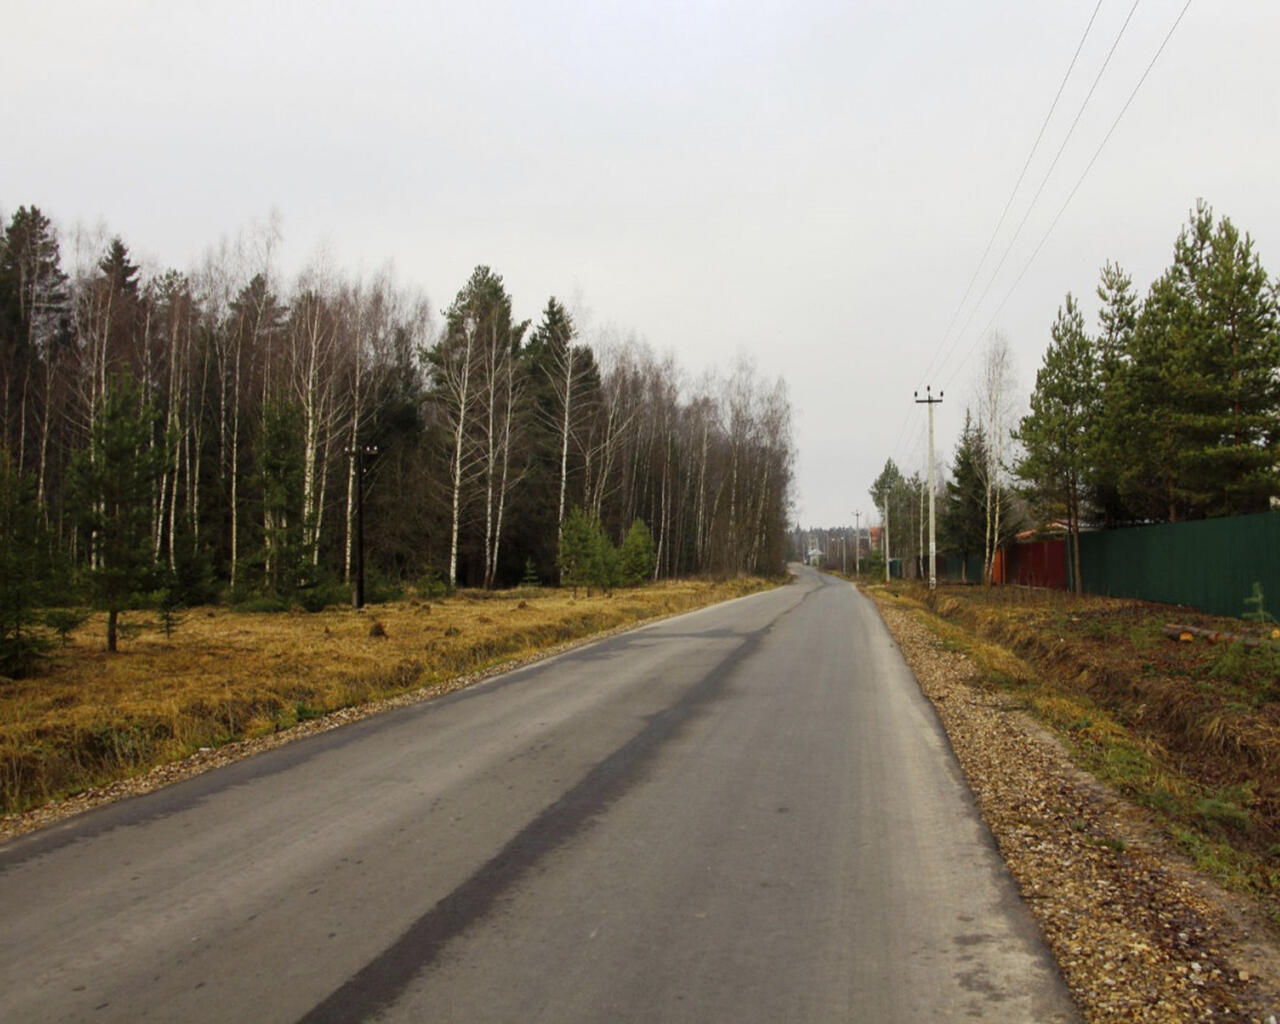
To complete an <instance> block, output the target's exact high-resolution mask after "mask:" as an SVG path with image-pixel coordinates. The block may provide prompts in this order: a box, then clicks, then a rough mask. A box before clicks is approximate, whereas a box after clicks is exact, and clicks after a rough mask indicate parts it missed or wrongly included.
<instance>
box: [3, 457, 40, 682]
mask: <svg viewBox="0 0 1280 1024" xmlns="http://www.w3.org/2000/svg"><path fill="white" fill-rule="evenodd" d="M41 518H42V517H41V515H40V509H39V506H38V504H37V502H36V500H35V487H34V485H33V483H32V481H31V479H30V478H29V477H28V476H24V475H22V474H20V473H19V472H18V470H17V468H16V467H15V466H14V464H13V460H12V459H11V458H10V457H9V453H8V452H7V451H4V450H3V449H0V675H3V676H10V677H13V678H17V677H20V676H23V675H26V674H27V673H28V672H29V671H30V670H31V667H32V665H33V664H34V663H35V660H36V658H37V656H38V655H39V654H40V652H41V651H43V650H44V649H45V647H46V646H47V643H46V641H45V639H44V637H43V636H42V635H41V634H40V633H38V632H36V631H35V629H34V628H33V627H34V626H35V624H36V622H37V621H38V620H37V618H36V612H37V609H38V608H39V607H40V605H41V603H42V602H43V600H44V598H45V596H46V595H45V591H46V585H47V583H48V582H49V576H50V570H51V564H50V561H51V560H50V558H49V538H48V536H47V534H46V532H45V530H44V528H43V525H42V522H41Z"/></svg>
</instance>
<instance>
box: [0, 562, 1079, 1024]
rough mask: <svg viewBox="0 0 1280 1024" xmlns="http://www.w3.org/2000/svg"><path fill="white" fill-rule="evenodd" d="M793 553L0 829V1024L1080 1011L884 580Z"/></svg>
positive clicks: (856, 1017) (737, 1018)
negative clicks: (785, 571) (274, 744)
mask: <svg viewBox="0 0 1280 1024" xmlns="http://www.w3.org/2000/svg"><path fill="white" fill-rule="evenodd" d="M795 571H796V573H797V578H796V580H795V581H794V582H793V583H792V584H791V585H790V586H787V587H783V588H780V589H777V590H773V591H769V592H766V593H761V594H756V595H753V596H750V597H745V598H740V599H738V600H736V601H731V602H728V603H726V604H722V605H717V606H714V607H711V608H706V609H703V610H701V611H697V612H693V613H691V614H688V615H682V616H679V617H677V618H672V619H667V620H665V621H662V622H659V623H655V624H652V625H649V626H645V627H642V628H640V629H636V630H634V631H631V632H628V633H625V634H621V635H618V636H614V637H611V638H608V639H605V640H601V641H598V642H595V643H592V644H588V645H586V646H583V647H581V648H578V649H576V650H574V651H572V652H570V653H567V654H564V655H561V656H559V657H556V658H553V659H550V660H548V661H545V662H542V663H540V664H538V665H534V666H531V667H528V668H525V669H521V670H518V671H515V672H511V673H508V674H505V675H502V676H498V677H495V678H493V679H491V680H489V681H487V682H485V683H482V684H480V685H477V686H475V687H472V688H471V689H469V690H465V691H461V692H459V693H456V694H454V695H452V696H450V697H447V698H444V699H441V700H436V701H432V702H428V703H423V704H419V705H415V706H413V707H409V708H405V709H401V710H396V711H391V712H388V713H386V714H383V715H380V716H376V717H373V718H369V719H365V720H363V721H361V722H358V723H356V724H353V725H350V726H347V727H344V728H341V729H337V730H334V731H332V732H328V733H324V734H321V735H318V736H314V737H312V738H308V739H304V740H299V741H298V742H295V743H291V744H288V745H286V746H284V747H281V748H278V749H276V750H274V751H271V752H269V753H266V754H262V755H259V756H257V757H254V758H250V759H248V760H245V761H241V762H239V763H237V764H234V765H232V766H230V767H227V768H224V769H221V770H218V771H214V772H210V773H208V774H206V775H202V776H199V777H197V778H194V779H191V780H189V781H186V782H183V783H179V784H177V785H174V786H171V787H169V788H167V789H164V790H161V791H158V792H155V793H152V794H150V795H148V796H144V797H139V798H135V799H132V800H128V801H124V802H121V803H118V804H114V805H111V806H108V807H103V808H100V809H98V810H96V811H92V812H89V813H87V814H83V815H81V816H79V817H77V818H74V819H71V820H68V821H66V822H63V823H62V824H59V825H56V826H52V827H50V828H48V829H45V830H44V831H41V832H38V833H34V834H31V835H28V836H25V837H22V838H20V839H17V840H14V841H12V842H10V843H7V844H5V845H3V846H0V907H3V917H2V918H0V1018H3V1019H4V1020H7V1021H15V1022H17V1021H22V1022H37V1021H95V1022H97V1021H130V1022H134V1021H142V1020H156V1021H219V1022H221V1021H229V1020H234V1021H282V1022H293V1021H316V1022H318V1021H343V1022H347V1021H361V1020H373V1019H377V1020H386V1021H433V1022H435V1021H468V1022H476V1021H482V1022H502V1021H513V1022H514V1021H520V1022H529V1021H545V1022H556V1024H562V1022H572V1021H591V1022H599V1021H646V1022H649V1021H688V1022H707V1021H732V1022H743V1021H760V1022H766V1021H767V1022H780V1021H814V1022H830V1021H866V1022H876V1024H880V1022H893V1021H911V1022H913V1024H914V1022H920V1021H930V1022H933V1021H945V1020H987V1021H1000V1022H1002V1024H1007V1022H1013V1021H1028V1022H1032V1021H1034V1022H1037V1024H1041V1022H1047V1021H1072V1020H1075V1019H1076V1013H1075V1010H1074V1009H1073V1006H1072V1003H1071V1000H1070V997H1069V996H1068V995H1067V992H1066V989H1065V987H1064V985H1063V984H1062V982H1061V980H1060V979H1059V976H1058V973H1057V970H1056V967H1055V966H1054V964H1053V961H1052V960H1051V958H1050V956H1049V954H1048V952H1047V950H1046V949H1045V947H1044V945H1043V942H1042V940H1041V939H1040V936H1039V933H1038V932H1037V930H1036V927H1035V925H1034V923H1033V921H1032V919H1031V917H1030V915H1029V914H1028V912H1027V911H1026V909H1025V907H1024V906H1023V905H1022V903H1021V901H1020V899H1019V897H1018V894H1017V891H1016V889H1015V887H1014V885H1013V883H1012V881H1011V879H1010V878H1009V876H1008V874H1007V872H1006V870H1005V867H1004V865H1003V863H1002V862H1001V860H1000V857H999V855H998V853H997V852H996V850H995V847H994V844H993V843H992V840H991V838H990V835H989V834H988V832H987V830H986V828H985V826H984V825H983V823H982V821H981V819H980V818H979V816H978V813H977V811H976V809H975V807H974V804H973V800H972V797H971V796H970V794H969V791H968V789H967V788H966V786H965V783H964V780H963V778H962V776H961V774H960V770H959V767H958V766H957V764H956V761H955V758H954V756H953V755H952V753H951V750H950V747H949V745H948V743H947V740H946V737H945V735H944V734H943V732H942V730H941V727H940V726H939V724H938V721H937V719H936V716H935V715H934V713H933V710H932V708H931V706H930V705H929V704H928V702H927V701H925V700H924V698H923V697H922V696H921V694H920V691H919V688H918V686H917V685H916V683H915V680H914V678H913V677H912V676H911V673H910V672H909V670H908V669H907V668H906V666H905V664H904V663H903V661H902V658H901V656H900V655H899V652H898V650H897V649H896V647H895V646H894V644H893V642H892V640H891V638H890V636H889V634H888V633H887V631H886V630H885V628H884V626H883V625H882V623H881V622H880V619H879V617H878V615H877V614H876V611H875V609H874V607H873V606H872V605H871V604H870V603H869V602H868V601H867V600H866V599H865V598H863V597H861V596H860V595H859V594H858V593H857V592H856V591H855V590H854V589H853V588H852V587H851V586H849V585H848V584H847V583H844V582H841V581H838V580H836V579H834V578H832V577H829V576H823V575H820V574H818V573H816V572H814V571H813V570H810V569H802V568H797V569H796V570H795Z"/></svg>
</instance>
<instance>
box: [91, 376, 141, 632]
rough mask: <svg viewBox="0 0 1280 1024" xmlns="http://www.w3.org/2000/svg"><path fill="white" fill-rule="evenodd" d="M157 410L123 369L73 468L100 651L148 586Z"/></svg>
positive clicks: (111, 385)
mask: <svg viewBox="0 0 1280 1024" xmlns="http://www.w3.org/2000/svg"><path fill="white" fill-rule="evenodd" d="M159 431H160V416H159V414H158V413H157V411H156V410H155V408H154V407H153V406H152V405H150V404H149V403H144V402H143V401H142V399H141V392H140V390H139V388H138V385H137V384H136V383H135V382H134V381H133V378H132V377H131V376H129V375H128V374H124V375H121V376H117V377H114V378H113V379H112V381H111V384H110V386H109V387H108V389H107V394H106V397H105V400H104V403H103V409H102V413H101V415H100V416H99V417H98V419H97V420H96V421H95V423H94V425H93V434H92V437H91V438H90V443H89V448H88V449H87V450H85V451H82V452H80V453H78V455H77V456H76V459H75V463H74V467H73V476H74V482H75V484H74V485H75V492H76V497H77V503H78V508H79V516H80V525H81V528H82V531H83V533H84V536H85V539H86V541H87V542H88V550H89V551H90V557H91V559H92V561H91V566H90V573H89V578H90V582H91V586H92V591H93V597H94V601H95V603H96V604H97V606H98V607H99V608H102V609H103V610H105V611H106V613H107V650H108V651H112V652H114V651H115V650H116V635H117V624H118V620H119V616H120V612H121V611H123V610H124V609H126V608H128V607H129V605H130V603H131V602H133V601H134V600H135V599H136V598H137V597H138V596H139V595H141V594H142V593H144V592H145V591H147V590H149V589H151V586H152V584H153V582H154V580H155V561H154V558H153V551H152V539H151V498H152V493H153V489H154V487H155V482H156V480H157V478H158V476H159V473H160V466H161V458H162V456H163V447H162V446H161V445H157V444H153V443H152V442H153V441H154V439H155V437H156V436H157V435H158V433H159Z"/></svg>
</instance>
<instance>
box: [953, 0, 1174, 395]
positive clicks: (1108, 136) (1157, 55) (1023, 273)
mask: <svg viewBox="0 0 1280 1024" xmlns="http://www.w3.org/2000/svg"><path fill="white" fill-rule="evenodd" d="M1190 7H1191V0H1187V2H1186V3H1185V4H1183V5H1182V10H1181V11H1179V12H1178V16H1177V17H1176V18H1175V19H1174V21H1173V24H1172V25H1171V26H1169V31H1168V32H1166V33H1165V36H1164V39H1163V40H1162V41H1161V43H1160V46H1159V47H1158V48H1157V50H1156V52H1155V56H1153V57H1152V58H1151V60H1150V62H1149V63H1148V64H1147V67H1146V70H1145V71H1143V72H1142V77H1141V78H1139V79H1138V82H1137V84H1136V85H1135V86H1134V87H1133V90H1132V91H1131V92H1130V93H1129V98H1128V99H1126V100H1125V101H1124V106H1122V107H1121V108H1120V113H1118V114H1117V115H1116V117H1115V120H1114V121H1112V122H1111V127H1110V128H1108V129H1107V134H1106V135H1104V136H1103V137H1102V142H1100V143H1099V144H1098V148H1097V149H1096V150H1095V151H1094V154H1093V157H1092V158H1091V159H1090V160H1089V163H1088V164H1087V165H1085V169H1084V171H1083V172H1082V173H1081V175H1080V177H1079V179H1077V181H1076V183H1075V186H1074V187H1073V188H1072V189H1071V192H1070V194H1069V195H1068V196H1067V198H1066V201H1065V202H1064V203H1063V204H1062V206H1061V207H1060V208H1059V209H1058V212H1057V214H1056V215H1055V216H1054V218H1053V220H1052V222H1050V224H1049V227H1048V229H1047V230H1046V231H1045V233H1044V234H1043V235H1042V236H1041V238H1040V241H1039V243H1038V244H1037V245H1036V247H1035V249H1034V250H1033V251H1032V253H1031V256H1030V257H1029V258H1028V259H1027V262H1026V264H1025V265H1024V266H1023V268H1022V270H1021V271H1020V272H1019V273H1018V276H1017V277H1016V278H1015V279H1014V282H1013V284H1012V286H1010V288H1009V291H1008V292H1007V293H1006V294H1005V297H1004V298H1003V299H1001V300H1000V305H999V306H997V307H996V309H995V312H994V313H992V314H991V319H990V320H989V321H988V322H987V326H986V327H985V328H984V329H983V331H982V333H981V334H979V335H978V336H977V338H975V339H974V342H973V344H972V345H970V347H969V350H968V352H966V354H965V360H964V362H965V363H967V362H968V361H969V358H970V357H971V356H972V355H973V352H974V349H976V348H977V346H978V342H980V341H981V340H982V338H983V337H984V336H985V335H986V333H987V332H988V331H990V330H991V328H992V326H993V325H994V324H995V321H996V317H998V316H999V315H1000V312H1001V311H1002V310H1003V309H1004V307H1005V305H1006V304H1007V303H1008V301H1009V299H1010V298H1012V297H1013V293H1014V292H1015V291H1017V288H1018V285H1019V284H1021V283H1022V279H1023V278H1024V277H1025V276H1026V273H1027V271H1028V270H1030V269H1031V264H1032V263H1034V262H1035V259H1036V257H1037V256H1039V255H1040V250H1041V249H1043V248H1044V243H1045V242H1047V241H1048V240H1049V236H1050V235H1051V234H1052V233H1053V229H1054V228H1055V227H1057V226H1058V221H1059V220H1061V219H1062V215H1063V214H1064V213H1066V211H1067V207H1068V206H1070V205H1071V200H1072V199H1074V198H1075V196H1076V193H1077V192H1079V191H1080V186H1081V185H1083V184H1084V179H1085V178H1086V177H1088V175H1089V172H1090V171H1091V170H1092V169H1093V165H1094V164H1095V163H1097V161H1098V157H1099V156H1101V155H1102V150H1103V149H1104V148H1105V147H1106V145H1107V143H1108V142H1109V141H1110V140H1111V136H1112V135H1113V134H1115V130H1116V128H1117V127H1118V126H1119V124H1120V121H1121V119H1122V118H1123V117H1124V115H1125V112H1126V111H1127V110H1128V109H1129V106H1130V105H1131V104H1132V103H1133V100H1134V97H1135V96H1137V95H1138V90H1139V89H1141V88H1142V84H1143V83H1144V82H1145V81H1146V80H1147V76H1148V75H1150V74H1151V69H1152V68H1154V67H1155V66H1156V61H1158V60H1159V59H1160V55H1161V54H1162V53H1164V50H1165V47H1166V46H1168V45H1169V40H1170V39H1172V38H1173V33H1174V32H1175V31H1177V28H1178V26H1179V25H1180V24H1181V23H1182V19H1183V17H1185V15H1186V13H1187V11H1188V9H1189V8H1190ZM944 365H945V364H944ZM963 365H964V363H962V364H961V366H963ZM959 372H960V367H959V366H957V367H956V369H955V370H953V371H952V373H951V376H950V377H948V378H947V380H946V382H945V383H944V384H943V388H946V387H947V386H949V385H950V383H951V382H952V381H953V380H954V379H955V376H956V374H957V373H959Z"/></svg>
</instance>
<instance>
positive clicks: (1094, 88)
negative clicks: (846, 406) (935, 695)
mask: <svg viewBox="0 0 1280 1024" xmlns="http://www.w3.org/2000/svg"><path fill="white" fill-rule="evenodd" d="M1141 2H1142V0H1133V6H1131V7H1130V8H1129V14H1128V15H1127V16H1126V17H1125V19H1124V24H1122V25H1121V26H1120V31H1119V32H1117V33H1116V37H1115V39H1114V40H1112V43H1111V48H1110V49H1109V50H1108V51H1107V56H1106V58H1105V59H1104V60H1103V62H1102V66H1101V67H1100V68H1098V73H1097V74H1096V75H1094V78H1093V84H1092V85H1090V86H1089V92H1088V94H1087V95H1086V96H1085V98H1084V102H1082V103H1081V104H1080V109H1079V110H1077V111H1076V116H1075V118H1074V120H1072V122H1071V127H1070V128H1068V129H1067V134H1066V135H1065V136H1064V137H1063V139H1062V144H1061V145H1060V146H1059V147H1058V152H1057V153H1055V154H1054V157H1053V160H1052V162H1051V163H1050V164H1049V169H1048V170H1047V171H1045V173H1044V177H1043V178H1041V179H1040V187H1039V188H1037V189H1036V194H1035V195H1034V196H1032V197H1031V202H1030V203H1029V204H1028V205H1027V209H1026V212H1025V213H1023V215H1022V220H1020V221H1019V222H1018V226H1017V227H1016V228H1015V229H1014V232H1013V235H1012V236H1011V237H1010V238H1009V243H1008V244H1007V245H1006V246H1005V248H1004V252H1003V253H1002V254H1001V256H1000V262H999V263H997V264H996V268H995V270H993V271H992V272H991V277H990V278H988V280H987V285H986V287H985V288H983V289H982V294H981V295H980V296H978V301H977V302H975V303H974V305H973V308H972V309H971V310H970V311H969V316H968V318H967V319H966V320H965V322H964V326H963V327H961V328H960V333H959V334H957V335H956V337H955V339H954V340H953V341H952V343H951V348H950V349H948V351H947V355H946V358H945V359H943V360H942V362H941V363H940V364H939V365H938V372H939V373H941V372H942V371H943V370H944V369H946V366H947V363H948V362H950V360H951V357H952V356H953V355H954V354H955V351H956V347H957V346H958V345H959V344H960V340H961V339H962V338H963V337H964V335H965V332H966V331H968V329H969V325H970V324H971V323H972V322H973V318H974V317H975V316H977V313H978V310H979V309H981V308H982V303H983V302H985V301H986V298H987V296H988V295H989V294H990V293H991V289H992V287H993V286H994V285H995V283H996V278H997V277H999V276H1000V271H1001V270H1003V269H1004V265H1005V261H1006V260H1008V258H1009V254H1010V253H1011V252H1012V251H1013V247H1014V245H1015V243H1016V242H1017V241H1018V238H1019V237H1020V236H1021V234H1022V229H1023V228H1024V227H1026V224H1027V221H1028V220H1029V219H1030V217H1031V213H1032V211H1033V210H1035V208H1036V204H1037V203H1038V202H1039V201H1040V196H1041V195H1043V194H1044V190H1045V186H1046V185H1048V184H1049V179H1050V178H1051V177H1052V176H1053V172H1054V170H1055V169H1056V168H1057V166H1058V161H1059V160H1061V159H1062V154H1063V152H1064V151H1065V150H1066V148H1067V144H1068V143H1069V142H1070V141H1071V137H1072V136H1073V135H1074V134H1075V130H1076V127H1077V125H1079V124H1080V119H1081V118H1082V117H1083V116H1084V112H1085V110H1086V109H1087V108H1088V106H1089V102H1090V101H1091V100H1092V99H1093V94H1094V93H1095V92H1096V91H1097V89H1098V83H1099V82H1101V81H1102V76H1103V75H1104V74H1105V73H1106V70H1107V67H1108V66H1109V65H1110V64H1111V58H1112V57H1113V56H1114V55H1115V52H1116V48H1117V47H1118V46H1119V45H1120V40H1121V39H1123V38H1124V34H1125V32H1126V31H1127V30H1128V28H1129V23H1130V22H1131V21H1132V20H1133V15H1134V12H1135V11H1137V9H1138V4H1139V3H1141Z"/></svg>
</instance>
